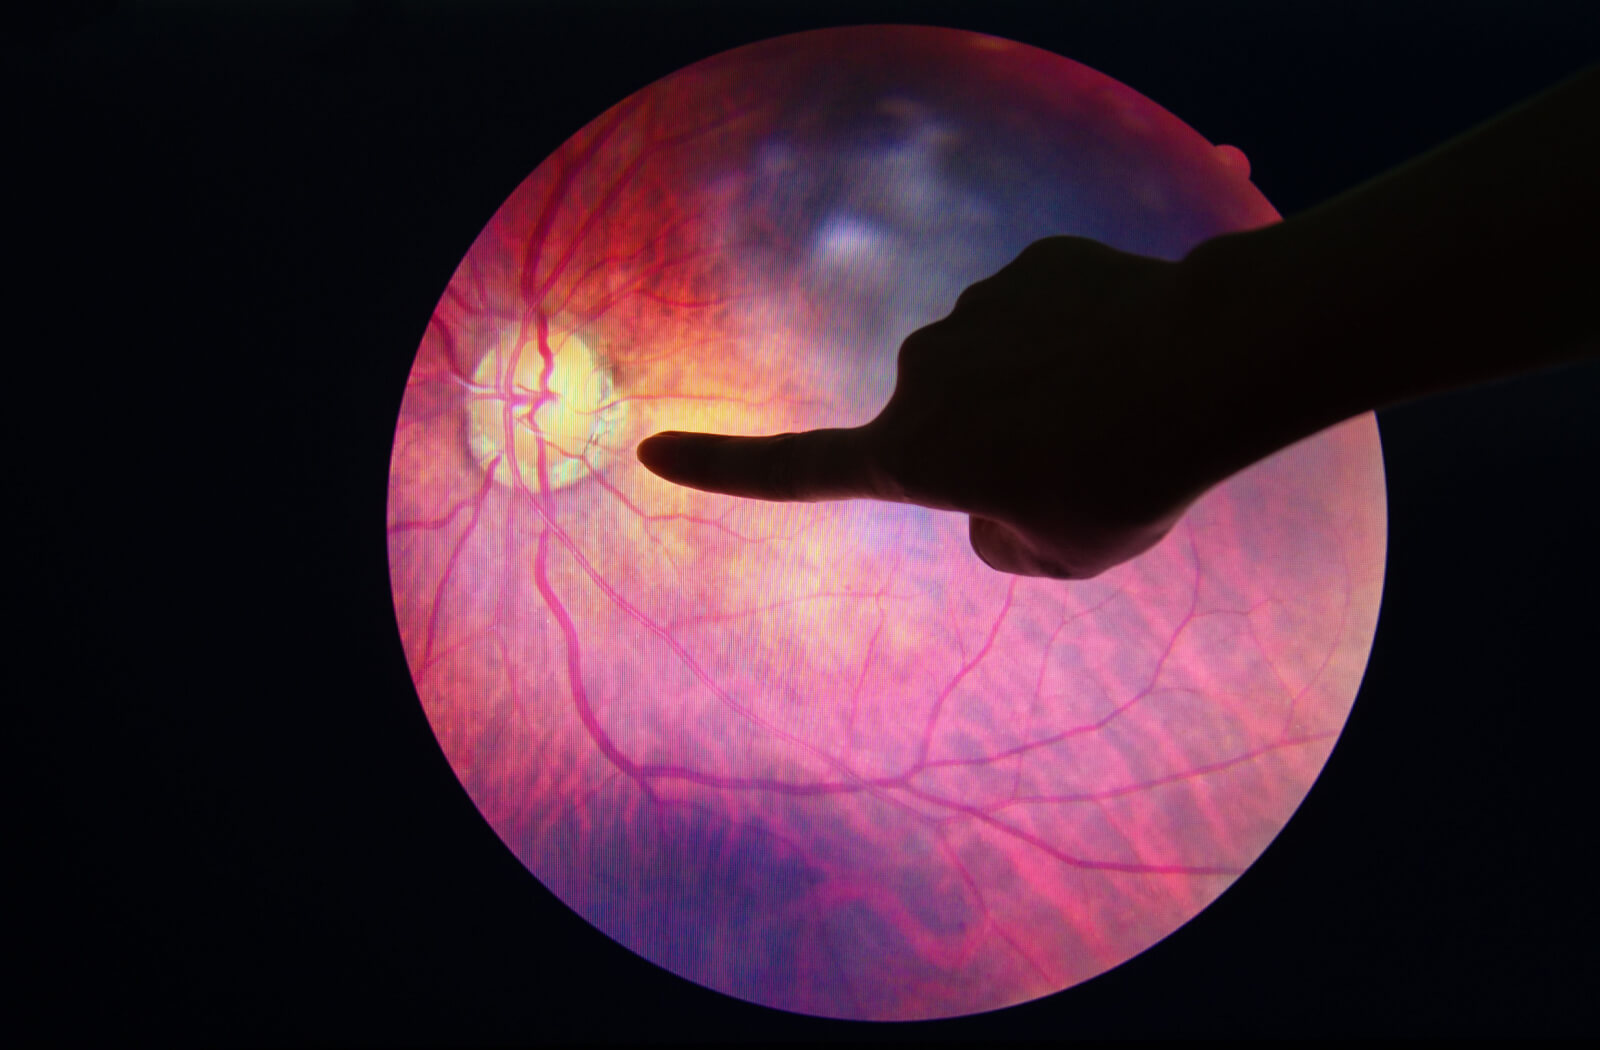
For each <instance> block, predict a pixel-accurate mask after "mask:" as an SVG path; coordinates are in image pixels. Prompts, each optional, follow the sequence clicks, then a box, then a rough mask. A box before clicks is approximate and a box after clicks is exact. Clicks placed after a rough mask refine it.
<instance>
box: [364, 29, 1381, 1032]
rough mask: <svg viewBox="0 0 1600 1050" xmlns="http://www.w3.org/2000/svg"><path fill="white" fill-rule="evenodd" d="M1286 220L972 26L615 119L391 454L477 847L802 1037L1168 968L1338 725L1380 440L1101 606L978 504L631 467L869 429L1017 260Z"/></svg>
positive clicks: (1188, 547)
mask: <svg viewBox="0 0 1600 1050" xmlns="http://www.w3.org/2000/svg"><path fill="white" fill-rule="evenodd" d="M531 89H532V88H531V87H530V90H531ZM1277 218H1278V216H1277V213H1276V212H1275V211H1274V210H1273V208H1272V207H1271V205H1270V204H1268V203H1267V201H1266V200H1265V199H1264V198H1263V197H1262V195H1261V194H1260V193H1259V192H1257V191H1256V189H1255V188H1254V187H1253V186H1252V185H1251V184H1250V182H1249V163H1248V161H1247V160H1246V159H1245V157H1244V155H1243V154H1242V153H1241V152H1240V151H1238V150H1237V149H1234V148H1232V147H1230V146H1220V145H1214V144H1212V143H1210V142H1207V141H1206V140H1205V139H1204V138H1203V137H1202V136H1201V135H1199V134H1198V133H1197V132H1195V131H1194V130H1193V129H1191V128H1189V127H1188V126H1186V125H1185V124H1183V123H1182V122H1181V121H1179V120H1178V119H1177V118H1175V117H1173V116H1172V115H1171V114H1169V113H1167V112H1166V111H1164V110H1163V109H1161V108H1160V107H1158V106H1157V105H1155V104H1154V103H1152V102H1151V101H1149V100H1148V99H1145V98H1143V97H1142V96H1140V95H1138V94H1137V93H1135V92H1134V91H1132V90H1130V89H1128V88H1127V87H1124V86H1122V85H1121V84H1118V83H1116V82H1114V81H1112V80H1110V79H1108V78H1106V77H1104V76H1102V75H1100V74H1098V73H1095V72H1094V71H1092V70H1090V69H1088V68H1085V67H1084V66H1082V65H1079V64H1077V63H1074V62H1072V61H1069V60H1067V59H1065V58H1062V57H1059V56H1057V55H1053V54H1049V53H1047V52H1043V51H1040V50H1038V49H1035V48H1031V47H1027V46H1023V45H1020V44H1015V43H1011V42H1008V41H1004V40H999V39H996V38H993V37H987V36H981V35H976V34H972V33H966V32H957V31H952V30H941V29H929V28H911V27H865V28H852V29H839V30H828V31H822V32H813V33H804V34H800V35H796V36H789V37H783V38H780V39H776V40H772V41H767V42H764V43H761V44H757V45H753V46H750V47H745V48H740V49H738V50H736V51H732V52H728V53H726V54H722V55H718V56H716V57H714V58H711V59H708V60H706V61H704V62H701V63H699V64H697V65H694V66H691V67H689V68H687V69H684V70H682V71H680V72H678V73H676V74H674V75H672V76H670V77H667V78H666V79H664V80H661V81H659V82H657V83H655V84H653V85H651V86H650V87H648V88H646V89H645V90H643V91H641V92H639V93H638V94H636V95H634V96H632V97H630V98H627V99H625V100H623V101H621V102H619V103H618V104H617V105H616V106H614V107H613V108H612V109H610V110H608V111H607V112H605V113H604V114H601V115H600V116H599V117H597V118H596V119H595V120H594V121H593V122H592V123H591V124H589V125H588V126H586V127H584V128H583V129H582V130H580V131H579V132H578V133H577V134H576V135H574V136H573V137H572V138H571V139H570V140H569V141H568V142H566V143H565V144H564V145H563V146H562V147H561V148H560V149H559V150H558V151H557V152H556V153H555V154H554V155H553V156H551V157H550V158H549V159H548V160H546V161H545V162H544V163H543V164H541V165H540V166H539V168H538V169H537V170H536V171H534V172H533V174H532V175H530V176H529V177H528V178H527V180H526V181H525V182H523V184H522V185H521V186H519V187H518V188H517V189H516V191H515V192H514V193H513V194H512V195H511V197H510V199H509V200H507V201H506V202H505V204H504V205H503V206H502V207H501V208H500V209H499V211H498V212H496V213H495V215H494V216H493V218H492V219H491V220H490V222H489V224H488V226H487V227H486V228H485V229H484V231H483V232H482V234H481V235H480V236H479V237H478V238H477V240H476V241H475V242H474V243H473V244H472V246H471V248H470V250H469V251H468V252H467V255H466V257H465V258H464V259H463V260H462V262H461V265H460V267H459V268H458V269H457V271H456V273H455V275H454V277H453V278H452V280H451V281H450V284H449V286H448V287H447V288H446V289H445V291H444V294H443V296H442V297H441V299H440V301H439V304H438V307H437V309H436V310H435V312H434V315H433V318H432V321H431V323H430V324H429V326H428V328H427V330H426V332H425V333H424V335H423V338H422V342H421V346H420V348H419V349H418V352H417V358H416V363H415V365H414V367H413V369H412V371H411V374H410V379H409V383H408V386H407V388H406V393H405V397H404V401H403V403H402V405H401V407H400V415H399V422H398V426H397V429H396V434H395V442H394V452H393V459H392V465H391V473H390V484H389V504H388V544H389V565H390V572H391V579H392V584H393V591H394V600H395V608H396V614H397V620H398V625H399V629H400V632H401V636H402V639H403V642H404V646H405V652H406V656H407V659H408V662H409V666H410V670H411V674H412V677H413V679H414V681H415V683H416V687H417V693H418V696H419V697H420V699H421V702H422V704H423V707H424V708H425V710H426V712H427V715H428V718H429V719H430V721H431V724H432V726H433V728H434V731H435V733H436V734H437V736H438V740H439V743H440V746H441V747H442V748H443V750H444V753H445V755H446V756H447V758H448V759H449V761H450V763H451V765H452V767H453V768H454V769H455V771H456V773H457V774H458V775H459V777H460V779H461V782H462V784H463V785H464V786H465V788H466V790H467V792H468V793H469V794H470V796H471V797H472V799H473V801H474V802H475V804H476V805H477V807H478V808H479V810H480V811H481V812H482V814H483V815H484V817H485V818H486V819H487V820H488V822H489V823H490V824H491V825H492V826H493V827H494V829H495V830H496V831H497V832H498V834H499V835H500V837H501V838H502V839H503V840H504V842H505V843H506V845H507V846H508V847H509V848H510V849H511V850H512V851H513V852H514V853H515V854H516V855H517V857H518V858H520V859H521V861H522V862H523V864H525V865H526V866H527V868H528V870H529V871H530V872H532V874H533V875H534V876H535V877H536V878H537V879H538V880H539V881H540V882H541V883H543V884H544V885H545V886H546V887H548V888H549V889H550V890H551V891H552V892H553V893H555V894H556V895H557V896H558V897H560V899H561V900H563V901H565V902H566V903H567V904H568V905H569V906H570V907H571V908H572V909H573V910H574V911H576V912H577V913H578V914H579V915H581V916H583V918H584V919H585V920H587V921H588V922H589V923H591V924H592V925H593V926H594V927H595V928H596V929H597V930H599V931H601V932H602V933H604V934H605V935H607V936H609V937H611V938H614V939H615V940H616V941H617V942H619V943H621V944H623V945H625V946H626V947H628V948H629V949H631V950H633V951H635V952H637V953H638V954H640V955H641V956H643V957H644V958H646V959H649V960H651V961H653V962H655V963H657V964H659V965H661V966H663V967H666V968H667V969H669V970H671V971H673V972H675V973H677V974H680V975H682V976H683V977H686V978H688V979H690V980H692V981H695V982H698V983H700V984H702V985H704V986H706V987H709V988H713V989H716V990H719V991H722V992H725V993H727V994H730V995H733V996H737V997H739V998H742V999H745V1000H749V1001H752V1002H755V1003H761V1004H765V1005H768V1006H772V1007H777V1008H781V1009H785V1010H791V1011H797V1012H801V1013H806V1014H814V1015H821V1016H828V1017H840V1018H859V1019H874V1020H909V1019H919V1018H935V1017H949V1016H954V1015H962V1014H970V1013H975V1012H981V1011H986V1010H992V1009H996V1008H999V1007H1004V1006H1007V1005H1011V1004H1015V1003H1020V1002H1024V1001H1027V1000H1030V999H1034V998H1037V997H1039V996H1043V995H1047V994H1050V993H1053V992H1057V991H1059V990H1061V989H1063V988H1067V987H1069V986H1071V985H1074V984H1077V983H1079V982H1082V981H1084V980H1087V979H1089V978H1091V977H1094V976H1095V975H1097V974H1100V973H1103V972H1104V971H1106V970H1108V969H1110V968H1112V967H1115V966H1117V965H1119V964H1120V963H1122V962H1124V961H1126V960H1128V959H1129V958H1131V957H1133V956H1134V955H1136V954H1138V953H1139V952H1141V951H1143V950H1144V949H1146V948H1148V947H1150V946H1151V945H1153V944H1155V943H1156V942H1158V941H1160V940H1161V939H1162V938H1164V937H1166V936H1167V935H1169V934H1171V933H1172V932H1173V931H1174V930H1176V929H1177V928H1178V927H1179V926H1181V925H1182V924H1183V923H1184V922H1186V921H1187V920H1188V919H1190V918H1191V917H1193V916H1194V915H1195V914H1196V913H1197V912H1199V911H1200V910H1201V909H1202V908H1204V907H1206V905H1207V904H1209V903H1210V902H1211V901H1213V900H1215V899H1216V897H1217V896H1218V895H1219V894H1220V893H1222V892H1223V891H1224V890H1225V889H1227V888H1228V886H1229V885H1230V884H1231V883H1232V882H1233V881H1234V879H1236V878H1237V877H1238V876H1239V874H1240V873H1241V872H1243V871H1244V870H1245V869H1246V868H1247V867H1248V866H1249V865H1250V864H1251V863H1252V862H1253V861H1254V860H1255V859H1256V858H1257V857H1258V856H1259V855H1260V854H1261V852H1262V851H1263V850H1264V849H1265V848H1266V847H1267V845H1268V844H1269V843H1270V842H1271V841H1272V839H1273V837H1274V836H1275V835H1276V834H1277V833H1278V832H1279V831H1280V830H1281V829H1282V828H1283V826H1284V824H1285V823H1286V822H1287V821H1288V820H1289V818H1290V816H1291V815H1292V814H1293V813H1294V811H1295V808H1296V807H1297V806H1298V805H1299V804H1300V802H1301V800H1302V799H1303V798H1304V797H1305V795H1306V792H1307V791H1308V789H1309V788H1310V786H1311V784H1312V782H1313V780H1314V779H1315V778H1316V776H1317V775H1318V773H1319V772H1320V771H1321V769H1322V767H1323V764H1324V763H1325V761H1326V760H1327V758H1328V755H1329V752H1330V751H1331V749H1332V748H1333V746H1334V744H1335V742H1336V741H1337V739H1338V736H1339V733H1340V731H1341V729H1342V728H1343V726H1344V723H1345V719H1346V717H1347V715H1348V714H1349V711H1350V707H1351V704H1352V702H1353V700H1354V698H1355V695H1356V691H1357V687H1358V685H1359V684H1360V680H1361V676H1362V672H1363V670H1364V668H1365V666H1366V661H1367V656H1368V653H1369V650H1370V647H1371V643H1372V637H1373V631H1374V628H1375V626H1376V621H1377V615H1378V605H1379V599H1380V596H1381V591H1382V583H1383V563H1384V545H1385V536H1386V516H1385V501H1384V480H1383V465H1382V456H1381V452H1380V448H1379V442H1378V432H1377V426H1376V423H1375V421H1374V419H1373V418H1372V417H1371V416H1370V415H1369V416H1365V417H1362V418H1358V419H1353V420H1350V421H1348V422H1346V423H1344V424H1341V425H1339V426H1337V427H1334V428H1332V429H1330V430H1328V431H1326V432H1324V433H1322V434H1319V435H1317V436H1315V437H1313V438H1311V439H1308V440H1306V441H1304V442H1301V443H1299V444H1297V445H1295V446H1293V447H1291V448H1289V449H1286V450H1284V451H1282V452H1280V453H1279V454H1277V455H1275V456H1273V457H1271V458H1270V459H1268V460H1265V461H1263V462H1261V463H1259V464H1257V465H1256V466H1254V467H1252V468H1250V469H1248V470H1246V471H1244V472H1243V473H1241V474H1239V475H1237V476H1235V477H1233V478H1232V479H1230V480H1228V481H1227V482H1226V483H1224V484H1223V485H1222V486H1220V487H1219V488H1217V489H1215V490H1214V491H1212V492H1211V493H1209V494H1208V495H1207V496H1206V497H1204V498H1203V499H1202V500H1201V501H1200V502H1199V503H1197V504H1196V505H1195V506H1194V507H1193V508H1192V509H1191V510H1190V511H1189V513H1188V514H1187V515H1186V517H1185V518H1184V519H1183V521H1182V522H1181V523H1180V524H1179V526H1178V527H1177V528H1175V529H1174V530H1173V532H1172V533H1171V534H1170V535H1169V536H1168V537H1167V538H1166V540H1164V541H1163V542H1162V543H1161V544H1160V545H1159V546H1157V547H1155V548H1154V549H1152V550H1151V551H1149V552H1148V553H1147V554H1145V555H1143V556H1142V557H1140V558H1138V559H1136V560H1135V561H1133V562H1131V563H1128V564H1126V565H1123V566H1121V567H1119V568H1116V569H1114V570H1112V571H1110V572H1107V573H1105V574H1104V575H1102V576H1100V577H1097V578H1095V579H1093V580H1088V581H1079V582H1061V581H1049V580H1038V579H1023V578H1016V577H1010V576H1006V575H1002V574H998V573H995V572H993V571H991V570H990V569H988V568H987V567H986V566H984V565H983V564H982V563H981V562H980V561H979V560H978V559H977V558H976V557H974V556H973V555H972V553H971V551H970V549H969V547H968V544H967V536H966V529H967V524H966V520H965V518H964V517H963V516H960V515H955V514H949V513H943V512H938V511H932V510H924V509H921V508H916V507H907V506H899V505H890V504H880V503H874V502H868V501H848V502H833V503H809V504H794V505H785V504H774V503H761V502H749V501H741V500H737V499H732V498H728V497H721V496H714V495H709V494H705V493H700V492H695V491H691V490H688V489H682V488H678V487H675V486H672V485H670V484H668V483H666V482H664V481H662V480H660V479H658V478H656V477H654V476H652V475H651V474H649V473H648V472H647V471H645V470H644V469H643V468H642V467H641V466H640V465H639V464H638V463H637V461H636V460H635V458H634V456H633V449H634V447H635V446H636V445H637V443H638V441H639V440H640V439H641V438H642V437H644V436H646V435H648V434H651V433H654V432H656V431H659V430H668V429H675V430H709V431H717V432H722V433H750V434H761V433H774V432H779V431H792V430H803V429H809V428H813V427H827V426H852V425H856V424H860V423H864V422H866V421H867V420H869V419H871V418H872V417H873V416H874V415H875V414H876V413H877V411H878V409H879V408H881V407H882V405H883V403H884V402H885V401H886V400H887V398H888V396H889V393H890V391H891V390H892V388H893V383H894V376H895V359H896V352H897V350H898V347H899V342H900V340H901V339H903V338H904V337H905V336H906V335H907V334H909V333H910V332H911V331H913V330H914V329H916V328H918V327H920V326H922V325H924V324H927V323H929V322H931V321H934V320H937V319H938V318H940V317H942V316H943V315H944V314H945V313H947V312H948V311H949V309H950V307H951V306H952V305H953V303H954V301H955V297H956V296H957V294H959V292H960V291H961V290H962V289H963V288H964V287H966V286H967V285H968V284H970V283H971V282H973V281H975V280H977V279H980V278H982V277H985V276H987V275H989V274H991V273H993V272H994V271H995V270H997V269H999V268H1000V267H1002V266H1003V265H1005V264H1006V263H1007V262H1009V261H1010V260H1011V259H1012V258H1013V257H1015V255H1016V254H1017V253H1018V252H1019V251H1020V250H1021V249H1022V248H1023V247H1024V246H1025V245H1027V244H1028V243H1029V242H1031V241H1033V240H1036V239H1038V238H1040V237H1044V236H1048V235H1053V234H1076V235H1080V236H1087V237H1093V238H1096V239H1098V240H1102V241H1105V242H1107V243H1109V244H1112V245H1114V246H1116V247H1118V248H1121V249H1124V250H1127V251H1133V252H1140V253H1143V254H1148V255H1155V256H1160V257H1163V258H1169V259H1176V258H1179V257H1181V256H1182V255H1183V254H1185V253H1186V252H1187V251H1188V250H1189V249H1190V248H1192V247H1193V246H1194V245H1195V244H1197V243H1199V242H1200V241H1202V240H1204V239H1205V238H1207V237H1210V236H1213V235H1215V234H1218V233H1222V232H1224V231H1228V230H1235V229H1241V228H1246V227H1251V226H1259V225H1262V224H1265V223H1270V222H1273V221H1276V220H1277ZM1069 335H1070V334H1069ZM1294 349H1295V348H1294V347H1292V346H1286V347H1284V348H1283V352H1285V353H1293V352H1294ZM1062 352H1063V353H1072V352H1073V347H1072V344H1071V339H1070V337H1069V338H1067V339H1066V340H1065V341H1064V343H1063V347H1062ZM1018 454H1019V455H1027V451H1026V450H1021V451H1019V453H1018ZM1049 483H1051V482H1050V480H1049V477H1048V475H1047V474H1044V473H1043V469H1042V468H1041V478H1040V484H1049Z"/></svg>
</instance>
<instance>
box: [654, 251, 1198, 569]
mask: <svg viewBox="0 0 1600 1050" xmlns="http://www.w3.org/2000/svg"><path fill="white" fill-rule="evenodd" d="M1176 269H1177V266H1176V264H1173V263H1169V262H1165V261H1163V260H1160V259H1152V258H1145V257H1142V256H1137V255H1130V254H1128V253H1125V252H1121V251H1117V250H1116V249H1113V248H1111V247H1108V246H1106V245H1104V244H1100V243H1098V242H1096V241H1092V240H1087V239H1084V238H1079V237H1052V238H1047V239H1045V240H1041V241H1038V242H1036V243H1034V244H1032V245H1030V246H1029V247H1028V248H1027V249H1026V250H1024V251H1023V252H1022V254H1021V255H1019V256H1018V257H1017V259H1016V260H1015V261H1013V262H1012V263H1011V264H1010V265H1008V266H1007V267H1005V269H1003V270H1001V271H1000V272H999V273H997V274H995V275H994V276H993V277H990V278H988V279H986V280H983V281H980V282H978V283H977V284H974V285H973V286H972V287H970V288H968V289H967V290H966V291H965V292H963V293H962V294H961V296H960V298H959V299H958V300H957V301H956V306H955V309H954V310H953V311H952V312H951V313H950V315H949V316H948V317H946V318H945V319H944V320H941V321H938V322H936V323H934V324H931V325H929V326H927V327H926V328H922V329H919V330H918V331H916V332H914V333H912V334H911V336H910V337H908V338H907V339H906V340H905V342H904V343H903V344H902V345H901V347H900V356H899V371H898V376H897V379H896V384H895V389H894V393H893V395H892V396H891V397H890V398H889V402H888V404H887V405H885V406H884V408H883V410H882V411H881V412H880V413H879V414H878V416H877V417H876V418H875V419H873V420H872V421H871V422H869V423H867V424H865V425H864V426H859V427H854V428H848V429H828V430H815V431H809V432H805V433H798V434H776V435H772V436H768V437H730V436H722V435H713V434H685V433H680V432H675V431H669V432H666V433H662V434H656V435H653V436H652V437H649V438H647V439H645V440H644V441H643V442H641V443H640V445H639V448H638V457H639V461H640V462H641V463H643V464H644V465H645V466H646V467H648V468H649V469H650V470H651V471H652V472H654V473H656V474H658V475H660V476H661V477H663V478H665V479H667V480H668V481H673V482H676V483H678V484H680V485H687V486H689V487H691V488H696V489H702V490H705V491H709V492H720V493H727V494H730V495H734V496H743V497H746V498H749V499H763V500H786V501H797V500H798V501H813V500H829V499H859V498H867V499H881V500H891V501H896V502H905V503H915V504H919V505H921V506H924V507H933V508H938V509H942V510H953V511H961V512H964V513H966V514H968V515H970V535H971V540H972V548H973V550H974V551H975V552H977V554H978V556H979V557H981V558H982V559H983V560H984V561H985V562H986V563H988V564H989V565H990V566H992V567H993V568H995V569H998V570H1001V571H1003V572H1011V573H1017V574H1020V575H1025V576H1048V577H1055V578H1059V579H1083V578H1087V577H1090V576H1094V575H1096V574H1098V573H1100V572H1103V571H1104V570H1105V569H1107V568H1110V567H1111V566H1113V565H1116V564H1118V563H1119V562H1122V561H1125V560H1127V559H1129V558H1132V557H1134V556H1135V555H1137V554H1139V553H1141V552H1143V551H1145V550H1146V549H1148V548H1149V547H1151V546H1153V545H1154V544H1155V543H1156V542H1157V541H1159V540H1160V539H1161V538H1162V537H1163V536H1165V535H1166V533H1167V532H1168V531H1169V530H1170V529H1171V528H1172V526H1173V525H1174V524H1175V523H1176V522H1177V520H1178V519H1179V517H1180V516H1181V515H1182V513H1183V511H1184V509H1185V508H1186V507H1187V506H1188V505H1189V504H1190V503H1191V502H1193V500H1194V498H1195V497H1196V496H1198V494H1199V492H1200V491H1203V489H1204V487H1205V486H1204V485H1202V484H1198V483H1197V480H1196V479H1195V478H1194V477H1193V473H1194V471H1193V470H1192V469H1190V468H1189V467H1187V466H1186V464H1187V463H1188V462H1189V461H1190V459H1191V458H1192V457H1188V456H1186V454H1185V452H1186V448H1187V446H1186V443H1185V438H1186V435H1185V433H1184V432H1183V430H1182V429H1181V428H1182V423H1183V420H1184V419H1185V418H1188V417H1189V416H1192V415H1193V413H1192V410H1191V407H1190V406H1191V405H1192V401H1193V398H1194V397H1195V393H1196V392H1195V391H1194V390H1193V389H1192V383H1191V380H1190V379H1189V378H1186V376H1185V369H1184V368H1183V367H1179V366H1181V365H1183V364H1185V363H1186V362H1185V361H1184V359H1183V358H1182V356H1181V355H1180V352H1179V348H1178V346H1177V345H1176V342H1175V339H1174V338H1173V336H1174V333H1175V332H1176V331H1178V329H1179V327H1180V326H1179V325H1178V323H1177V321H1176V312H1177V302H1176V297H1177V275H1176V272H1175V271H1176ZM1190 356H1191V357H1192V356H1193V355H1192V353H1191V355H1190ZM1186 386H1187V387H1190V388H1189V389H1185V388H1186ZM1186 413H1187V415H1186Z"/></svg>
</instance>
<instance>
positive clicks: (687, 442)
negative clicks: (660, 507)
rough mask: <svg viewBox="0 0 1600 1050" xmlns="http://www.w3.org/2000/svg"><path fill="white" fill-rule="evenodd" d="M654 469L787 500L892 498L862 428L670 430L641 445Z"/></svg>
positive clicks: (679, 480) (751, 495)
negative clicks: (755, 432) (736, 432)
mask: <svg viewBox="0 0 1600 1050" xmlns="http://www.w3.org/2000/svg"><path fill="white" fill-rule="evenodd" d="M636 454H637V455H638V457H639V462H640V463H643V464H644V465H645V467H646V468H647V469H648V470H649V471H650V472H651V473H653V474H655V475H657V476H659V477H662V478H665V479H666V480H668V481H671V482H674V483H676V484H679V485H684V486H687V487H689V488H692V489H700V490H701V491H703V492H720V493H723V494H726V495H729V496H742V497H744V498H745V499H761V500H774V501H782V502H814V501H818V500H834V499H858V498H863V497H865V498H880V499H887V498H889V497H888V496H887V495H886V494H885V493H883V492H882V491H880V490H881V488H882V486H881V485H877V484H874V481H873V472H872V470H871V465H870V461H869V459H868V450H867V447H866V442H865V441H864V440H863V437H862V430H861V428H859V427H856V428H833V429H825V430H808V431H803V432H801V433H798V434H771V435H767V436H765V437H734V436H731V435H725V434H689V433H684V432H681V431H674V430H669V431H664V432H662V433H660V434H654V435H652V436H650V437H648V438H645V439H644V440H643V441H641V442H640V443H639V447H638V450H637V453H636Z"/></svg>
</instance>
